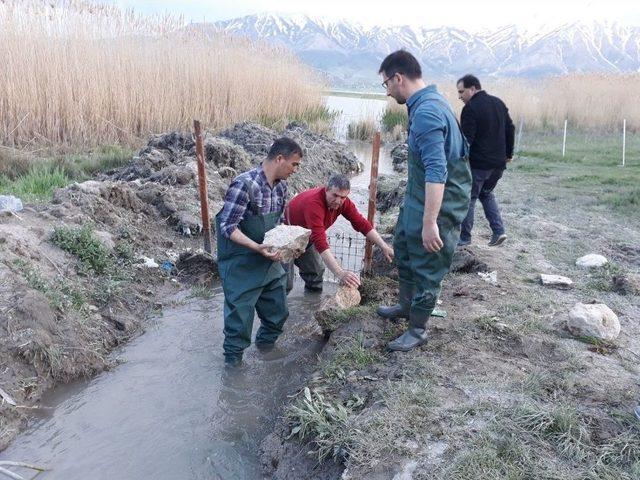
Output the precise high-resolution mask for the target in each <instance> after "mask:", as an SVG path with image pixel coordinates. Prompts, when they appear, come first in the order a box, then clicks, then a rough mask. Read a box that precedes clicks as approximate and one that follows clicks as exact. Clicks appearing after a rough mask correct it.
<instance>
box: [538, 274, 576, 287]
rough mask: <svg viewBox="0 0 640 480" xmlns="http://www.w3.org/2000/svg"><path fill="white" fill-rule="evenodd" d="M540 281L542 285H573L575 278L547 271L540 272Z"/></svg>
mask: <svg viewBox="0 0 640 480" xmlns="http://www.w3.org/2000/svg"><path fill="white" fill-rule="evenodd" d="M540 281H541V282H542V285H548V286H552V287H572V286H573V280H571V279H570V278H569V277H563V276H562V275H547V274H545V273H541V274H540Z"/></svg>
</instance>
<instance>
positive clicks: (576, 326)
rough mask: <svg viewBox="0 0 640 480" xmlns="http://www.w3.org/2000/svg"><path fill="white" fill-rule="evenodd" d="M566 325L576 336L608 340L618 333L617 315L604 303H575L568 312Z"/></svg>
mask: <svg viewBox="0 0 640 480" xmlns="http://www.w3.org/2000/svg"><path fill="white" fill-rule="evenodd" d="M567 327H568V329H569V331H570V332H571V334H572V335H575V336H576V337H591V338H597V339H599V340H608V341H610V340H615V339H616V338H618V335H619V334H620V322H619V321H618V316H617V315H616V314H615V313H613V311H612V310H611V309H610V308H609V307H607V306H606V305H605V304H604V303H595V304H584V303H576V304H575V305H574V306H573V308H572V309H571V311H570V312H569V321H568V322H567Z"/></svg>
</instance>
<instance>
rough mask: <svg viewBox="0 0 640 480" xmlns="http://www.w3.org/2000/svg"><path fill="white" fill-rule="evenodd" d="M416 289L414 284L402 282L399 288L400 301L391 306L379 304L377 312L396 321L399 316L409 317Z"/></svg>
mask: <svg viewBox="0 0 640 480" xmlns="http://www.w3.org/2000/svg"><path fill="white" fill-rule="evenodd" d="M415 294H416V290H415V288H414V287H413V286H410V285H405V284H400V288H399V289H398V303H397V304H395V305H391V306H390V307H385V306H382V305H381V306H379V307H378V309H377V310H376V312H377V313H378V315H380V316H381V317H383V318H388V319H389V320H391V321H395V320H397V319H399V318H409V310H410V309H411V301H412V300H413V297H414V295H415Z"/></svg>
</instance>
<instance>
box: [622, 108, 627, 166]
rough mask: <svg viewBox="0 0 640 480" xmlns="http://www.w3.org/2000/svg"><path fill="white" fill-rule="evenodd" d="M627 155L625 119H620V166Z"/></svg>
mask: <svg viewBox="0 0 640 480" xmlns="http://www.w3.org/2000/svg"><path fill="white" fill-rule="evenodd" d="M626 156H627V119H626V118H625V119H624V120H622V166H623V167H624V162H625V158H626Z"/></svg>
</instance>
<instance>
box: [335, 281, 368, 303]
mask: <svg viewBox="0 0 640 480" xmlns="http://www.w3.org/2000/svg"><path fill="white" fill-rule="evenodd" d="M360 300H362V297H361V296H360V292H359V291H358V289H357V288H353V287H348V286H346V285H343V286H341V287H340V288H338V291H337V292H336V304H337V305H338V307H340V308H341V309H345V308H349V307H355V306H356V305H360Z"/></svg>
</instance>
